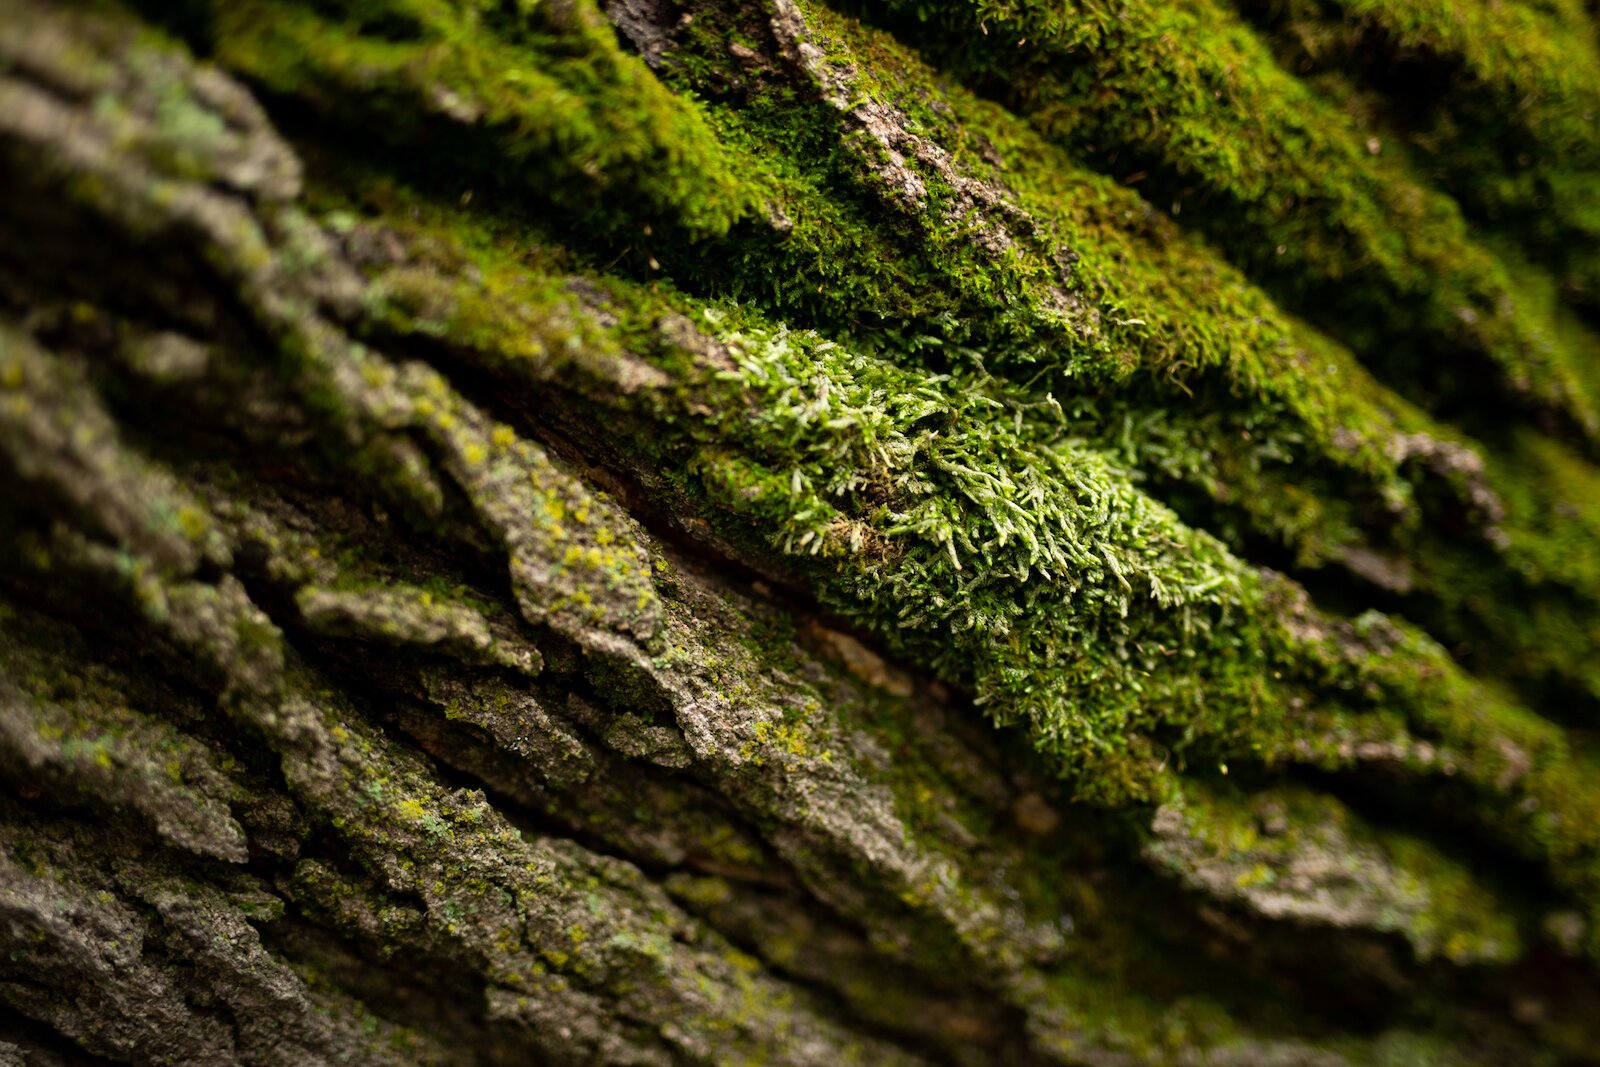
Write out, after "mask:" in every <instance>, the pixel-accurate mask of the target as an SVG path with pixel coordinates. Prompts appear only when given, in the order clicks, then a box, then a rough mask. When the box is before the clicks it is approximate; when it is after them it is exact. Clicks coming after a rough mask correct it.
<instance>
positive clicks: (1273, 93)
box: [886, 0, 1597, 435]
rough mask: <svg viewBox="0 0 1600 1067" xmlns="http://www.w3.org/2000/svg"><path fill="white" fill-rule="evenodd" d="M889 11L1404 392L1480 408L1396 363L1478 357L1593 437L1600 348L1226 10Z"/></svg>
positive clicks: (1421, 365)
mask: <svg viewBox="0 0 1600 1067" xmlns="http://www.w3.org/2000/svg"><path fill="white" fill-rule="evenodd" d="M886 7H887V9H888V10H889V11H892V12H895V13H896V17H895V19H894V21H895V23H896V24H897V25H899V26H902V27H905V28H907V29H910V30H911V32H912V33H913V34H914V35H922V36H925V37H927V38H928V39H929V40H930V42H931V43H934V44H935V47H936V50H937V54H938V55H939V56H940V58H941V59H942V60H943V62H944V63H945V64H946V65H947V67H948V68H949V69H951V70H952V71H954V72H956V73H958V74H959V75H960V76H962V77H964V78H967V79H969V80H972V81H974V82H976V83H979V84H984V85H988V86H1003V87H1004V88H1003V95H1004V96H1005V98H1006V99H1007V101H1008V102H1009V103H1011V104H1013V105H1014V106H1015V107H1016V108H1018V109H1019V110H1021V111H1022V112H1023V113H1024V114H1026V115H1028V116H1029V120H1030V122H1032V123H1033V125H1035V126H1036V127H1037V128H1039V129H1040V130H1041V131H1043V132H1044V133H1046V134H1047V135H1048V136H1049V137H1051V138H1052V139H1054V140H1056V141H1057V142H1058V143H1061V144H1063V145H1066V146H1069V147H1070V148H1071V149H1072V150H1073V151H1074V152H1077V153H1080V154H1082V156H1083V157H1084V158H1086V159H1091V160H1093V159H1097V158H1098V159H1103V160H1105V161H1106V165H1108V166H1110V167H1112V168H1113V169H1114V170H1115V171H1116V172H1117V173H1119V174H1122V175H1125V176H1127V177H1129V178H1132V177H1133V176H1134V175H1135V174H1137V175H1138V178H1139V186H1140V189H1141V191H1142V192H1143V194H1144V195H1145V196H1146V197H1147V198H1149V199H1151V200H1153V201H1154V203H1155V204H1157V205H1159V206H1161V207H1163V208H1170V207H1176V206H1180V205H1187V206H1188V208H1189V210H1190V212H1191V217H1192V218H1196V219H1197V220H1198V221H1197V225H1198V226H1199V227H1200V229H1201V230H1202V231H1203V232H1204V233H1206V234H1207V235H1208V236H1209V237H1210V238H1211V239H1213V240H1215V241H1216V242H1217V244H1218V245H1219V246H1220V247H1221V248H1223V249H1224V250H1226V251H1227V253H1228V254H1229V255H1230V257H1232V258H1233V259H1234V261H1235V262H1237V263H1238V264H1240V265H1241V266H1242V267H1244V268H1245V269H1246V270H1248V271H1249V272H1250V273H1251V274H1252V275H1253V276H1255V277H1257V278H1258V279H1261V280H1262V281H1263V282H1264V283H1265V284H1267V285H1268V287H1269V288H1270V289H1271V290H1272V291H1273V292H1275V293H1277V294H1278V295H1279V296H1280V297H1282V298H1284V299H1286V300H1288V301H1289V302H1290V304H1291V306H1299V307H1302V308H1307V309H1316V314H1317V317H1318V319H1319V321H1321V322H1323V323H1325V324H1327V325H1329V326H1330V327H1331V328H1332V329H1333V330H1334V331H1335V332H1336V333H1337V334H1341V335H1342V336H1343V337H1344V338H1345V339H1346V340H1348V341H1349V342H1350V343H1351V344H1352V346H1353V347H1354V348H1355V349H1356V350H1357V351H1358V352H1361V353H1362V354H1363V355H1364V357H1365V358H1366V359H1367V360H1368V362H1369V363H1370V364H1371V365H1373V366H1374V367H1375V368H1377V369H1380V370H1381V371H1382V372H1383V373H1384V374H1385V376H1386V377H1388V378H1390V379H1391V380H1395V381H1399V382H1402V383H1406V384H1409V383H1412V382H1421V383H1425V384H1424V385H1423V388H1425V389H1428V390H1432V391H1436V392H1441V393H1448V394H1450V395H1452V396H1454V397H1457V398H1460V400H1459V401H1458V402H1459V403H1468V404H1470V402H1471V398H1473V397H1475V396H1476V395H1478V392H1479V382H1480V380H1481V379H1478V378H1476V377H1475V376H1473V375H1470V374H1463V375H1462V376H1460V377H1459V378H1455V377H1446V376H1444V375H1440V374H1437V373H1435V372H1434V369H1433V368H1432V367H1431V366H1430V365H1428V364H1427V363H1426V362H1425V361H1423V360H1420V359H1419V360H1416V361H1411V362H1406V361H1403V360H1402V359H1400V358H1398V357H1397V356H1396V353H1395V350H1394V348H1393V347H1392V346H1394V345H1396V344H1397V343H1403V344H1404V345H1406V346H1407V347H1413V348H1416V349H1418V350H1419V351H1420V352H1427V353H1433V352H1447V351H1449V350H1451V349H1466V350H1468V351H1472V352H1474V353H1477V354H1481V356H1482V357H1483V358H1484V359H1485V361H1486V362H1487V363H1488V364H1489V365H1491V366H1493V368H1494V373H1495V374H1496V375H1497V377H1498V380H1500V381H1502V382H1503V383H1505V384H1506V385H1507V386H1508V387H1510V388H1512V389H1513V390H1515V391H1517V392H1518V393H1520V394H1523V395H1525V396H1526V397H1527V398H1528V400H1529V402H1530V403H1532V404H1535V405H1542V406H1546V407H1551V408H1555V409H1557V410H1560V411H1562V412H1564V413H1565V414H1566V415H1567V417H1568V418H1569V419H1570V420H1571V422H1572V424H1573V425H1575V426H1576V427H1578V428H1579V429H1580V430H1582V432H1584V433H1585V434H1589V435H1592V434H1593V433H1594V432H1595V426H1596V425H1597V423H1596V415H1595V408H1594V397H1593V395H1592V393H1593V384H1592V381H1591V380H1590V378H1589V376H1588V372H1587V370H1586V366H1587V363H1588V360H1587V358H1586V357H1585V355H1584V352H1585V351H1586V350H1587V349H1588V347H1589V345H1590V344H1591V343H1592V342H1590V341H1587V340H1585V341H1583V342H1581V343H1580V344H1579V346H1578V347H1574V346H1573V344H1571V343H1568V342H1566V341H1564V340H1563V339H1561V337H1560V336H1559V331H1558V330H1556V329H1555V328H1554V325H1553V324H1552V323H1551V322H1550V321H1549V319H1548V318H1547V317H1542V316H1539V315H1538V314H1537V313H1536V312H1530V311H1529V310H1528V309H1525V308H1522V307H1520V306H1519V305H1518V303H1517V301H1516V290H1517V282H1516V279H1514V278H1513V276H1512V273H1511V271H1510V270H1509V269H1508V268H1507V267H1506V266H1505V265H1504V264H1503V263H1501V262H1500V261H1499V260H1497V258H1496V257H1495V255H1494V253H1493V252H1492V251H1491V250H1490V249H1489V248H1487V247H1485V246H1484V245H1483V244H1482V243H1481V242H1479V241H1477V240H1475V239H1474V236H1473V234H1472V233H1471V232H1469V229H1468V227H1467V226H1466V224H1465V222H1464V221H1463V219H1462V217H1461V214H1460V210H1459V208H1458V207H1457V205H1456V204H1455V203H1454V202H1453V201H1452V200H1450V199H1449V198H1448V197H1445V196H1442V195H1440V194H1439V193H1437V192H1435V191H1433V190H1431V189H1430V188H1428V187H1427V186H1426V185H1425V184H1424V183H1423V182H1422V181H1421V180H1419V176H1418V175H1417V174H1415V173H1414V172H1413V171H1412V170H1411V169H1410V168H1409V167H1408V166H1407V164H1406V163H1405V162H1404V161H1402V160H1399V159H1397V158H1395V157H1392V156H1385V155H1383V154H1381V153H1380V154H1378V155H1373V154H1371V153H1370V152H1369V151H1368V150H1367V148H1366V147H1365V145H1366V133H1365V131H1363V130H1361V129H1359V128H1358V127H1357V126H1356V124H1355V122H1354V121H1353V120H1351V119H1350V118H1349V116H1347V115H1346V114H1345V113H1344V112H1343V111H1341V110H1340V109H1339V108H1338V107H1336V106H1335V105H1333V104H1332V103H1330V102H1329V101H1327V100H1325V99H1324V98H1322V97H1320V96H1318V95H1317V94H1316V93H1314V92H1313V91H1311V90H1310V89H1309V88H1308V87H1307V86H1305V85H1304V84H1302V83H1301V82H1299V81H1297V80H1296V79H1295V78H1294V77H1293V76H1291V75H1290V74H1289V73H1288V72H1287V71H1285V70H1283V69H1281V68H1279V67H1278V66H1277V65H1276V64H1275V63H1274V62H1273V57H1272V53H1271V51H1270V49H1269V48H1268V47H1267V46H1266V45H1265V44H1264V43H1263V42H1262V41H1261V40H1260V39H1259V38H1258V37H1256V36H1255V35H1254V34H1252V33H1251V32H1250V30H1249V28H1248V26H1247V25H1246V24H1244V23H1243V21H1242V20H1240V19H1239V18H1238V17H1237V16H1236V15H1235V14H1234V13H1233V12H1231V11H1230V10H1228V9H1227V8H1226V7H1223V6H1219V5H1215V4H1211V3H1209V2H1205V0H1201V2H1197V3H1189V4H1184V5H1179V6H1177V7H1173V6H1170V5H1168V6H1165V7H1161V6H1150V7H1148V8H1145V7H1140V6H1138V5H1135V6H1132V7H1112V6H1108V5H1099V4H1087V5H1077V6H1075V7H1072V8H1071V9H1070V10H1069V9H1058V8H1052V7H1048V6H1043V7H1032V6H1028V5H1019V4H1012V3H1004V4H974V5H959V4H958V5H951V6H949V7H943V8H937V9H932V8H923V9H916V8H900V7H898V6H896V5H892V4H891V5H886ZM919 19H921V20H923V21H924V22H925V24H926V25H925V28H923V29H918V28H916V23H917V22H918V20H919ZM980 29H981V31H982V32H979V33H974V32H973V31H975V30H980ZM1001 57H1003V58H1001ZM1063 64H1068V65H1067V66H1063ZM1157 116H1159V119H1158V118H1157ZM1307 205H1310V206H1309V207H1307ZM1385 346H1391V347H1387V348H1386V347H1385Z"/></svg>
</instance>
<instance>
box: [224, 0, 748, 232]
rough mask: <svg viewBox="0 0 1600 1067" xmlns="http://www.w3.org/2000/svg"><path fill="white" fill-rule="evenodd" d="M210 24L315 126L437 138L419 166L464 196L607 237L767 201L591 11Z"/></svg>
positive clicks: (227, 15)
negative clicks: (482, 189) (517, 204)
mask: <svg viewBox="0 0 1600 1067" xmlns="http://www.w3.org/2000/svg"><path fill="white" fill-rule="evenodd" d="M211 27H212V33H213V36H214V41H215V47H216V50H217V58H218V60H219V61H221V62H222V63H224V64H225V65H227V66H228V67H230V68H231V69H233V70H236V71H238V72H239V73H240V74H242V75H244V76H245V77H248V78H250V79H252V80H253V81H255V82H257V83H258V84H261V85H263V86H264V87H266V88H268V89H270V90H272V91H275V92H278V93H282V94H285V95H290V96H295V97H299V98H301V99H303V100H305V101H306V102H307V103H308V104H310V105H311V106H312V107H313V108H314V109H315V110H316V111H317V112H318V113H319V117H321V118H323V119H327V118H332V117H335V116H336V117H338V118H339V119H340V120H341V121H342V122H344V123H347V124H350V125H354V126H356V127H358V128H359V130H360V131H361V135H362V136H364V137H365V136H371V137H373V138H374V139H376V140H378V141H379V142H384V143H388V144H390V145H399V144H404V143H406V142H408V141H409V140H412V139H415V138H423V139H429V140H432V141H433V146H432V148H431V149H430V150H429V151H428V152H427V153H426V154H424V155H423V156H421V157H413V158H412V160H411V161H410V162H411V164H412V165H413V166H414V167H415V168H416V169H417V171H418V172H419V173H422V174H433V175H444V174H455V175H461V176H462V177H464V178H465V179H466V182H467V184H466V185H464V186H463V188H461V189H460V190H459V192H460V193H461V194H462V196H463V198H464V199H465V198H468V197H470V196H471V195H472V189H473V185H474V184H475V183H476V181H479V180H482V181H486V182H491V183H493V184H494V185H495V186H498V187H499V188H500V189H502V190H505V191H506V192H511V193H515V194H518V195H526V194H532V195H533V196H536V197H539V198H541V199H543V200H544V201H545V202H547V203H549V204H550V205H552V206H553V207H556V208H557V209H559V210H563V211H569V212H576V213H577V214H579V215H580V216H582V217H583V218H584V219H585V220H586V221H587V222H588V223H589V224H590V225H592V226H594V227H596V228H599V229H602V230H620V229H628V230H631V231H634V232H636V231H637V229H638V227H639V226H641V225H644V226H648V225H650V224H652V223H654V224H655V225H657V226H664V225H670V226H675V227H681V230H682V231H683V232H684V233H687V234H690V235H696V234H706V233H720V232H723V231H726V230H727V228H728V227H729V226H730V225H732V224H733V223H735V222H736V221H738V220H740V219H742V218H744V217H746V216H748V215H750V214H751V213H752V212H754V211H756V210H757V208H758V206H759V203H760V197H759V194H758V193H757V192H756V188H755V186H753V185H752V184H751V182H750V181H749V180H748V179H747V177H746V176H745V174H743V173H741V172H740V171H738V170H736V169H735V166H734V163H733V161H732V160H730V158H729V157H728V155H727V154H726V153H725V152H724V151H723V150H722V149H721V147H720V146H719V145H718V144H717V142H716V140H715V139H714V138H713V137H712V136H711V134H710V132H709V130H707V128H706V126H705V125H704V123H703V122H702V121H701V119H700V118H699V117H698V116H697V114H696V113H695V111H694V109H693V108H692V107H690V106H688V105H686V104H685V103H683V102H682V101H679V100H677V99H676V98H674V97H673V96H672V95H671V94H670V93H668V92H667V91H666V90H665V89H664V88H662V86H661V85H660V84H659V83H658V82H657V81H656V80H655V78H654V77H652V75H651V74H650V72H649V70H648V69H647V68H646V67H645V65H644V63H643V62H642V61H641V60H639V59H638V58H636V57H634V56H631V55H627V54H625V53H623V52H622V51H621V50H620V49H619V48H618V46H617V43H616V40H615V37H614V34H613V31H612V29H611V27H610V26H609V25H608V24H606V23H605V22H604V20H603V18H602V17H601V16H600V14H599V12H598V10H597V9H596V8H595V7H593V6H592V5H590V4H588V3H585V2H579V3H568V4H559V5H558V4H537V5H535V4H499V3H487V2H473V0H460V2H454V0H392V2H383V3H362V4H358V3H332V4H321V5H316V6H314V7H313V6H308V5H304V4H292V3H282V2H278V0H252V2H250V3H242V4H235V3H228V4H218V5H216V8H215V11H214V12H213V14H212V17H211ZM624 219H626V220H628V221H627V222H626V223H625V222H624Z"/></svg>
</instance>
